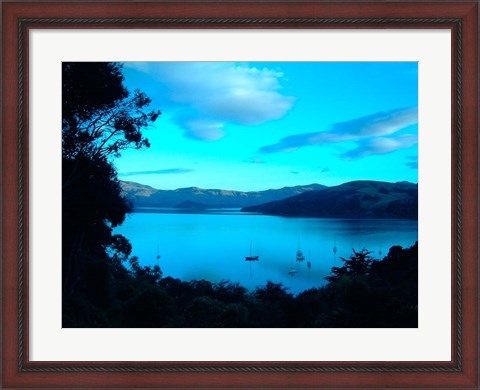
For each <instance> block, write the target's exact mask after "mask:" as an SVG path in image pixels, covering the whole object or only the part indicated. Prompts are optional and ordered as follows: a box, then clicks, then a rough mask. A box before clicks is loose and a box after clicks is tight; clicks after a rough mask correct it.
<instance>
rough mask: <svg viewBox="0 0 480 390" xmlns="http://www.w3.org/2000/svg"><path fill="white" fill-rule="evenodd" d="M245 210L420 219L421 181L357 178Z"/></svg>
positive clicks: (284, 213)
mask: <svg viewBox="0 0 480 390" xmlns="http://www.w3.org/2000/svg"><path fill="white" fill-rule="evenodd" d="M242 211H244V212H257V213H261V214H265V215H279V216H292V217H294V216H301V217H323V218H404V219H418V184H414V183H410V182H404V181H403V182H395V183H391V182H381V181H374V180H357V181H352V182H347V183H343V184H340V185H338V186H333V187H328V188H326V189H324V190H322V191H310V192H307V193H303V194H299V195H296V196H292V197H289V198H286V199H283V200H278V201H273V202H267V203H264V204H261V205H256V206H250V207H245V208H242Z"/></svg>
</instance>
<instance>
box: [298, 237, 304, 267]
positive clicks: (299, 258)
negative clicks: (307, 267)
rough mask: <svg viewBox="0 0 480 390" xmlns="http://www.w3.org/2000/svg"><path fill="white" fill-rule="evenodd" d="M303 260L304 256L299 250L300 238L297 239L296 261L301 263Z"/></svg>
mask: <svg viewBox="0 0 480 390" xmlns="http://www.w3.org/2000/svg"><path fill="white" fill-rule="evenodd" d="M303 260H305V256H304V255H303V253H302V251H301V249H300V238H299V239H298V250H297V261H303Z"/></svg>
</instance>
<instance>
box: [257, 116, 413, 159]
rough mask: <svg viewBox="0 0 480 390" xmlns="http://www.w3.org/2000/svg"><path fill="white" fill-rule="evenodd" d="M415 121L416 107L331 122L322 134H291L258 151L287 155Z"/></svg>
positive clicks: (393, 129)
mask: <svg viewBox="0 0 480 390" xmlns="http://www.w3.org/2000/svg"><path fill="white" fill-rule="evenodd" d="M417 122H418V114H417V107H410V108H402V109H396V110H392V111H387V112H378V113H375V114H372V115H367V116H364V117H360V118H356V119H353V120H350V121H346V122H339V123H334V124H333V125H331V126H330V129H328V130H326V131H319V132H311V133H302V134H295V135H291V136H288V137H285V138H282V139H281V140H280V141H278V142H277V143H275V144H272V145H267V146H263V147H262V148H260V150H259V151H260V152H262V153H277V152H290V151H292V150H296V149H298V148H301V147H304V146H308V145H320V144H326V143H335V142H342V141H349V140H354V141H357V140H361V139H364V138H368V137H375V136H376V137H378V136H386V135H390V134H393V133H396V132H397V131H399V130H401V129H404V128H405V127H408V126H410V125H413V124H415V123H417Z"/></svg>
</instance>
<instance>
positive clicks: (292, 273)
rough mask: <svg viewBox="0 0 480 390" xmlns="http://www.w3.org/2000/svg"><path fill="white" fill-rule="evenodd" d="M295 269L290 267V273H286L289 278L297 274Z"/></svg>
mask: <svg viewBox="0 0 480 390" xmlns="http://www.w3.org/2000/svg"><path fill="white" fill-rule="evenodd" d="M297 272H298V271H297V269H296V268H295V267H290V271H288V274H289V275H290V276H295V275H296V274H297Z"/></svg>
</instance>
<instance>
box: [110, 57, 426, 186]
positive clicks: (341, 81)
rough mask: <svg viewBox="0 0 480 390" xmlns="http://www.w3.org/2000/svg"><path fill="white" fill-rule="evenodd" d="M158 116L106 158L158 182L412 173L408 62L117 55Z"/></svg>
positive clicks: (134, 176) (263, 181) (250, 182)
mask: <svg viewBox="0 0 480 390" xmlns="http://www.w3.org/2000/svg"><path fill="white" fill-rule="evenodd" d="M123 70H124V75H125V81H124V84H125V86H126V87H127V88H128V89H129V90H131V91H133V90H135V89H140V90H141V91H143V92H145V93H146V94H147V95H148V96H149V97H150V98H151V99H152V104H151V108H153V109H159V110H160V111H161V112H162V115H161V116H160V117H159V118H158V119H157V121H156V122H155V123H154V124H153V125H151V126H150V127H149V128H148V129H146V130H144V135H145V136H146V137H147V138H148V139H149V141H150V144H151V147H150V148H149V149H142V150H126V151H124V152H122V156H121V157H119V158H116V159H115V160H114V163H115V165H116V167H117V171H118V173H119V178H120V179H121V180H127V181H134V182H138V183H141V184H146V185H149V186H152V187H154V188H158V189H177V188H185V187H200V188H219V189H228V190H240V191H258V190H266V189H270V188H282V187H285V186H295V185H306V184H312V183H318V184H324V185H327V186H334V185H338V184H342V183H345V182H348V181H352V180H381V181H389V182H396V181H404V180H406V181H410V182H413V183H417V182H418V144H417V143H418V113H417V111H418V66H417V63H416V62H248V63H247V62H148V63H147V62H144V63H140V62H128V63H125V64H124V69H123Z"/></svg>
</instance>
